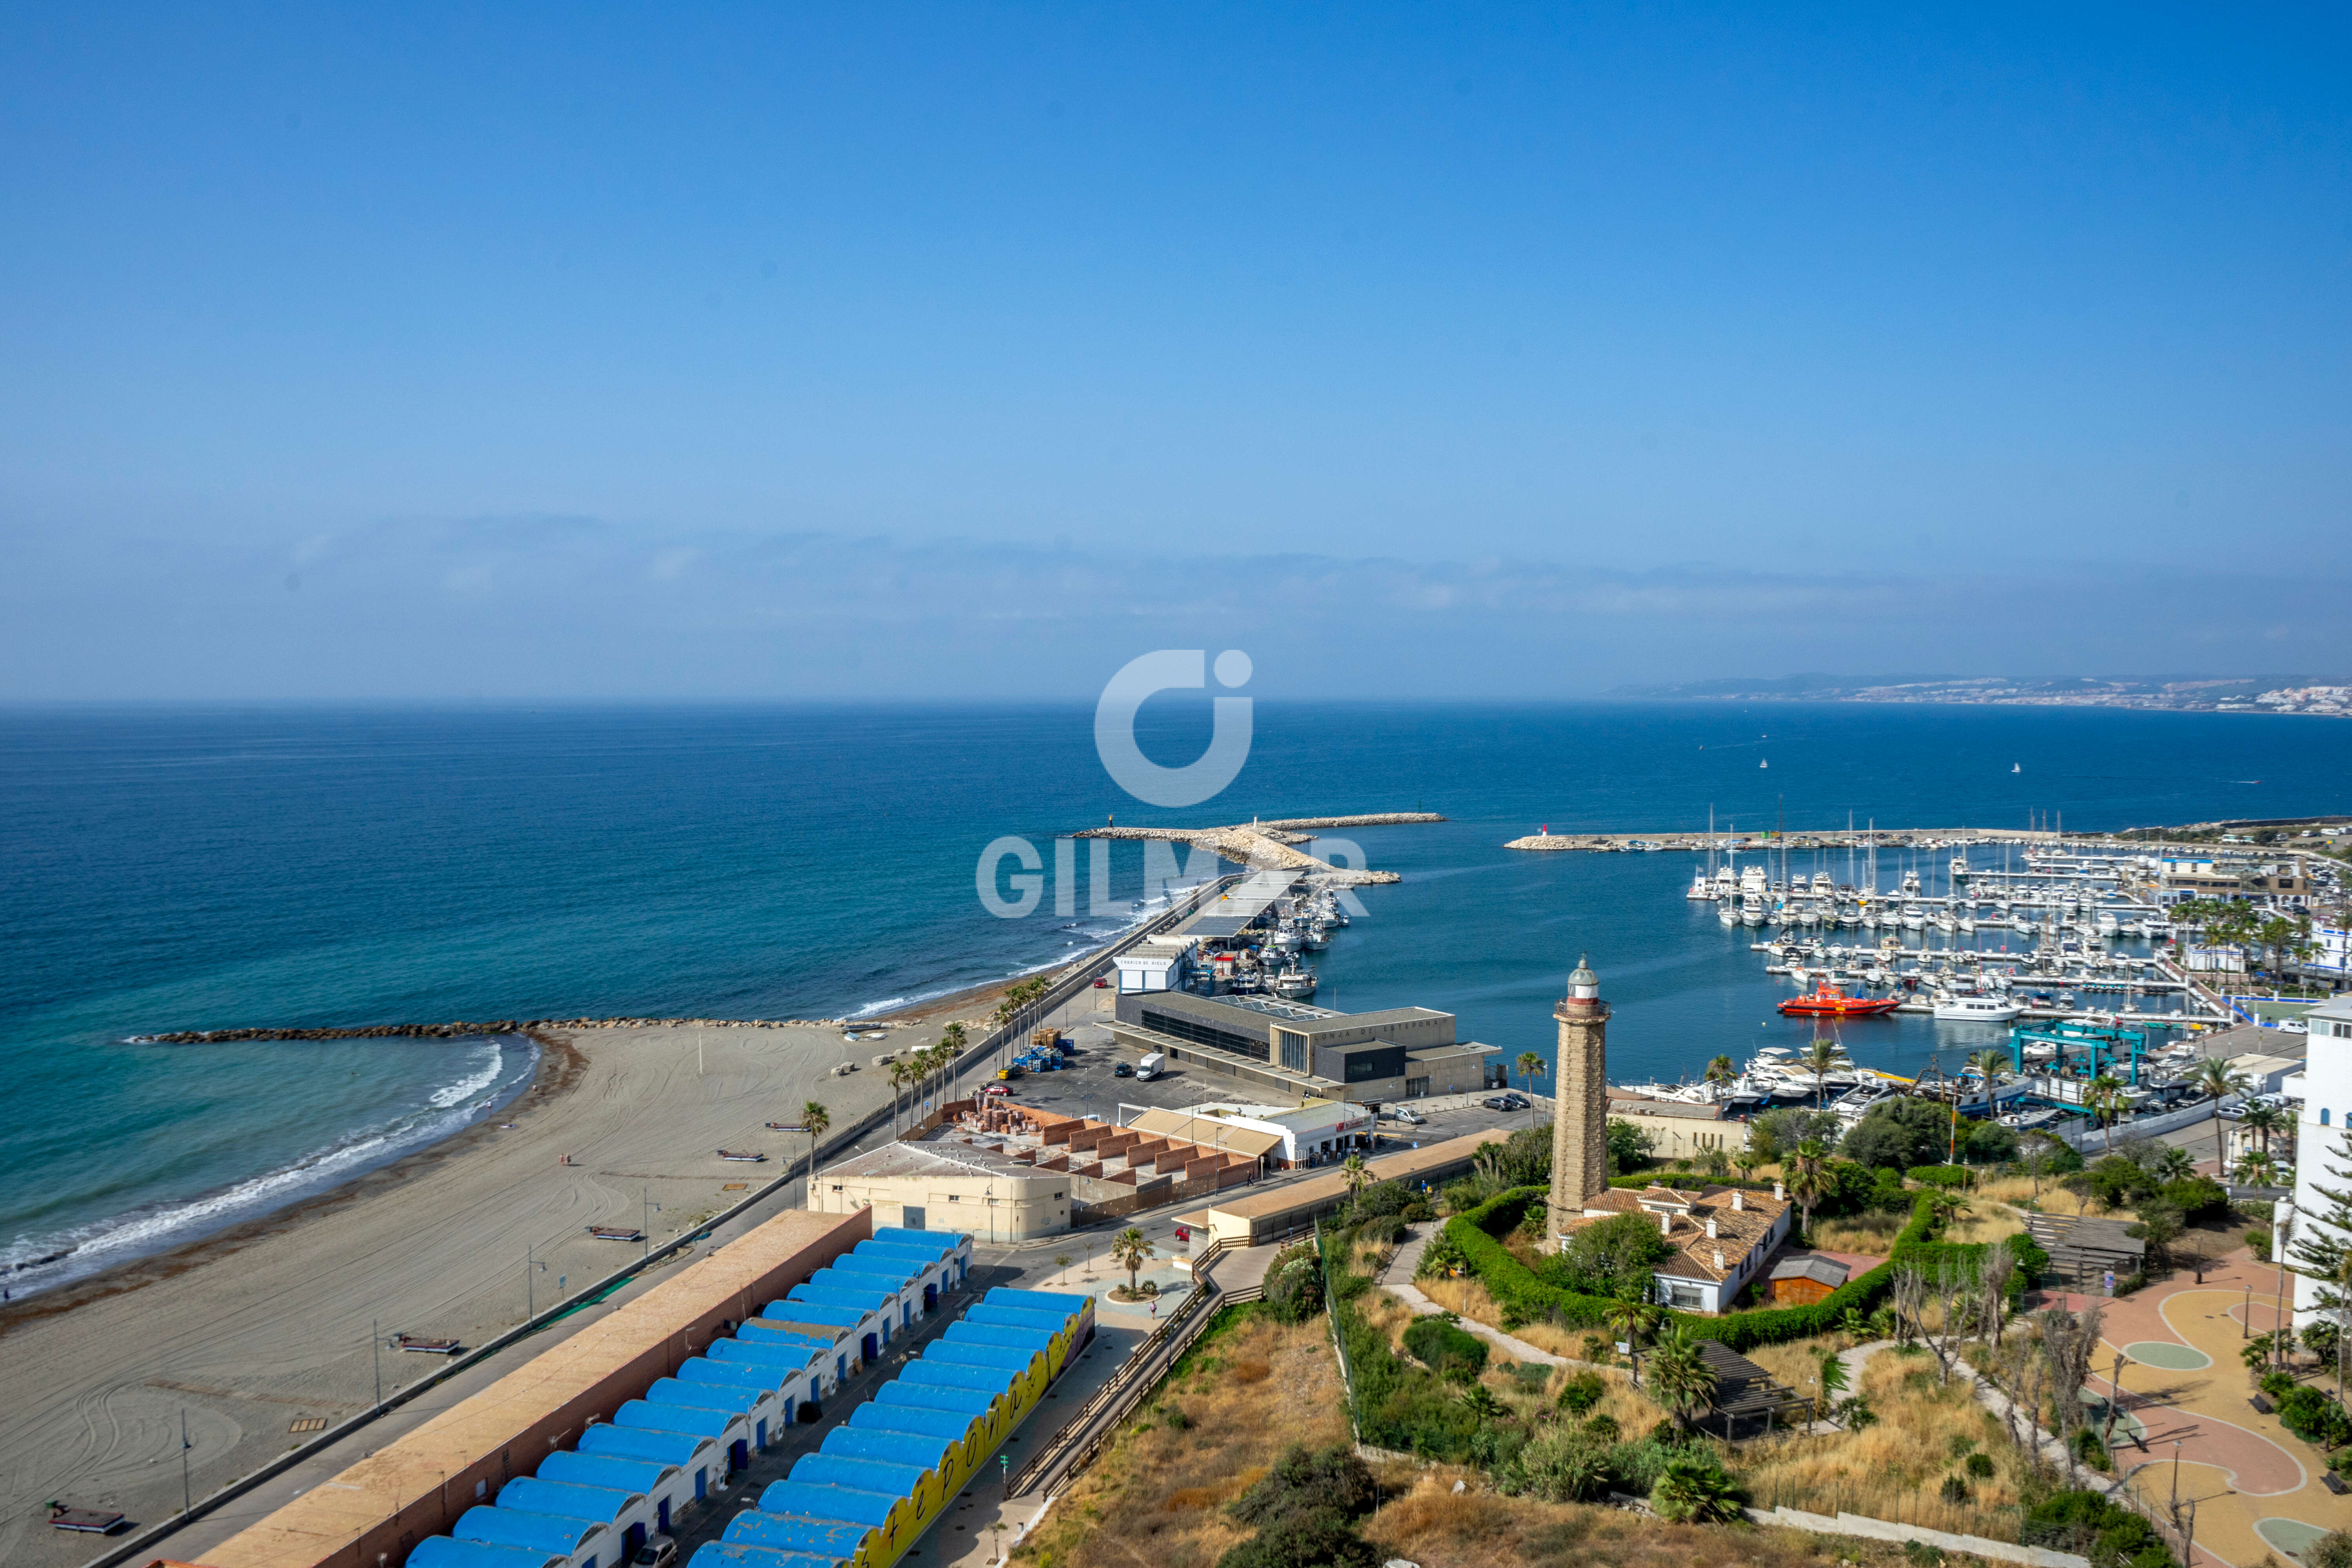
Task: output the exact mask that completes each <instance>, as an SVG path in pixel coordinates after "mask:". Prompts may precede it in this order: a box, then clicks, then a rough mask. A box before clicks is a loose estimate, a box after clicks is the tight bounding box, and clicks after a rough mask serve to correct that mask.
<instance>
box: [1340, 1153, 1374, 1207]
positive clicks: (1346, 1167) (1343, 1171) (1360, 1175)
mask: <svg viewBox="0 0 2352 1568" xmlns="http://www.w3.org/2000/svg"><path fill="white" fill-rule="evenodd" d="M1339 1179H1340V1180H1341V1181H1343V1182H1345V1183H1347V1184H1348V1201H1349V1203H1350V1204H1352V1203H1354V1202H1355V1201H1356V1199H1357V1198H1359V1197H1360V1196H1361V1195H1362V1194H1363V1191H1364V1188H1365V1186H1366V1185H1367V1184H1369V1183H1370V1181H1371V1179H1372V1173H1371V1171H1370V1168H1369V1167H1368V1166H1366V1165H1365V1163H1364V1157H1363V1156H1362V1155H1361V1154H1350V1155H1349V1156H1348V1157H1347V1158H1346V1159H1344V1160H1342V1161H1340V1162H1339Z"/></svg>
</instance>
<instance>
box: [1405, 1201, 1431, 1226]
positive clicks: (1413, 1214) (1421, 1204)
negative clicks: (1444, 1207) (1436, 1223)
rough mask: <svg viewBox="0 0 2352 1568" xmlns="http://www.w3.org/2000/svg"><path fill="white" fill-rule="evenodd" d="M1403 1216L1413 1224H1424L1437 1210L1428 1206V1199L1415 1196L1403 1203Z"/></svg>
mask: <svg viewBox="0 0 2352 1568" xmlns="http://www.w3.org/2000/svg"><path fill="white" fill-rule="evenodd" d="M1404 1217H1405V1218H1406V1219H1408V1220H1411V1221H1412V1223H1413V1224H1415V1225H1426V1224H1428V1223H1429V1222H1430V1221H1431V1220H1433V1219H1435V1218H1436V1217H1437V1211H1436V1210H1435V1209H1433V1208H1432V1207H1430V1206H1429V1200H1428V1199H1426V1198H1415V1199H1413V1200H1412V1202H1411V1203H1409V1204H1407V1205H1404Z"/></svg>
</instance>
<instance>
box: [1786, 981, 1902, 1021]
mask: <svg viewBox="0 0 2352 1568" xmlns="http://www.w3.org/2000/svg"><path fill="white" fill-rule="evenodd" d="M1898 1005H1900V999H1899V998H1896V997H1893V996H1849V995H1847V994H1845V993H1844V992H1843V991H1841V990H1839V989H1838V988H1837V987H1836V986H1834V985H1832V984H1830V983H1829V982H1828V981H1826V980H1824V981H1822V983H1821V984H1819V985H1816V986H1814V987H1813V989H1812V991H1811V993H1810V994H1806V995H1803V996H1791V997H1790V998H1789V999H1788V1000H1787V1001H1786V1002H1783V1003H1781V1004H1780V1011H1781V1012H1783V1013H1786V1014H1787V1015H1789V1016H1790V1017H1792V1018H1867V1017H1870V1016H1874V1015H1875V1014H1879V1013H1892V1012H1893V1011H1895V1008H1896V1007H1897V1006H1898Z"/></svg>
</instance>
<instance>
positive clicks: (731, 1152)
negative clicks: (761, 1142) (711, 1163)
mask: <svg viewBox="0 0 2352 1568" xmlns="http://www.w3.org/2000/svg"><path fill="white" fill-rule="evenodd" d="M719 1158H720V1159H722V1160H735V1161H739V1162H740V1163H743V1164H746V1165H759V1164H764V1163H766V1162H767V1158H768V1157H767V1156H766V1155H765V1154H762V1153H761V1152H759V1151H758V1150H757V1149H721V1150H720V1151H719Z"/></svg>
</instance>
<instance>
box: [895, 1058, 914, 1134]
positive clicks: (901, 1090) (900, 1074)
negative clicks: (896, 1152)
mask: <svg viewBox="0 0 2352 1568" xmlns="http://www.w3.org/2000/svg"><path fill="white" fill-rule="evenodd" d="M912 1071H914V1064H913V1063H912V1062H892V1063H891V1064H890V1074H889V1077H890V1135H891V1136H892V1137H893V1138H895V1137H897V1136H898V1101H899V1100H900V1099H901V1098H902V1097H903V1096H904V1095H905V1094H906V1092H907V1076H908V1074H909V1073H911V1072H912Z"/></svg>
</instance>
